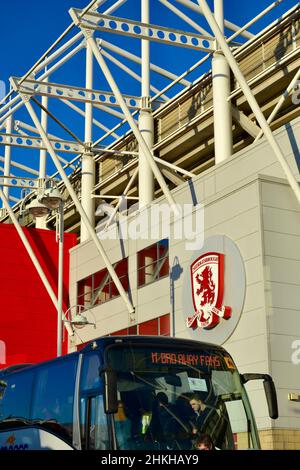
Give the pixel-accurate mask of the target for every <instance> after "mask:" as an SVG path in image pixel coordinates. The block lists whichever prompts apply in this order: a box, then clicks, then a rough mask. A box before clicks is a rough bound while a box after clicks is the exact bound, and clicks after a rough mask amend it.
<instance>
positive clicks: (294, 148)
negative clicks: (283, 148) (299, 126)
mask: <svg viewBox="0 0 300 470" xmlns="http://www.w3.org/2000/svg"><path fill="white" fill-rule="evenodd" d="M284 127H285V128H286V132H287V135H288V138H289V141H290V144H291V148H292V152H293V154H294V157H295V161H296V164H297V167H298V170H299V172H300V151H299V146H298V143H297V140H296V137H295V133H294V130H293V127H292V126H291V124H290V123H288V124H285V126H284Z"/></svg>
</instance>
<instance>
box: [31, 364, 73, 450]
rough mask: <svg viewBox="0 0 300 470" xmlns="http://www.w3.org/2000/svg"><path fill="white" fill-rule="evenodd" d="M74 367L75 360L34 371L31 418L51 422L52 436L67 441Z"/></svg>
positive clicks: (70, 431)
mask: <svg viewBox="0 0 300 470" xmlns="http://www.w3.org/2000/svg"><path fill="white" fill-rule="evenodd" d="M76 366H77V356H75V357H72V358H68V359H66V360H64V361H59V362H55V363H53V364H50V365H49V364H47V366H45V367H41V368H39V370H38V371H37V374H36V380H35V384H34V395H33V406H32V418H33V419H40V420H42V421H49V420H51V421H52V425H51V426H52V430H53V432H55V433H56V434H60V435H61V436H62V437H64V438H66V439H67V440H69V441H70V440H71V438H72V426H73V423H72V422H73V402H74V387H75V377H76ZM53 420H54V421H55V423H57V425H55V424H53ZM49 426H50V423H49Z"/></svg>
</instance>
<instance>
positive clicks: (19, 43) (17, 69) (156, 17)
mask: <svg viewBox="0 0 300 470" xmlns="http://www.w3.org/2000/svg"><path fill="white" fill-rule="evenodd" d="M194 1H195V3H196V0H194ZM170 2H171V3H172V4H174V5H175V6H176V7H177V8H179V9H181V10H182V11H183V12H184V13H186V14H187V15H188V16H190V17H191V18H192V19H193V20H194V21H196V22H199V24H200V25H201V26H202V27H204V28H206V29H208V25H207V24H206V22H205V20H204V18H203V17H202V16H201V15H198V14H195V13H194V12H191V10H189V9H187V8H184V7H182V6H181V5H180V4H178V3H177V2H176V1H175V0H170ZM114 3H115V0H107V1H105V3H104V5H103V6H101V7H100V11H101V12H104V11H105V10H106V9H107V8H108V7H110V6H111V5H113V4H114ZM271 3H272V0H252V1H244V2H243V1H241V0H224V6H225V17H226V19H227V20H230V21H231V22H233V23H236V24H238V25H240V26H242V25H244V24H245V23H247V22H248V21H249V20H250V19H251V18H253V16H256V15H257V14H258V13H259V12H260V11H262V10H263V9H264V8H266V7H267V6H268V5H270V4H271ZM296 3H297V2H296V1H295V0H284V1H283V2H282V3H281V4H280V5H279V6H278V7H276V8H274V9H273V11H271V12H270V13H268V14H267V15H266V16H265V17H264V18H263V19H261V20H259V22H258V23H257V24H255V25H254V26H252V27H251V28H250V31H251V32H253V33H256V32H258V31H260V30H261V29H263V28H264V27H265V26H266V25H268V24H269V23H271V22H272V21H274V20H275V19H276V18H278V17H279V16H280V15H281V14H283V13H284V12H286V11H287V10H288V9H290V8H292V7H293V6H295V5H296ZM87 4H88V2H87V1H86V0H51V1H49V2H46V1H42V2H41V1H40V0H26V1H24V0H10V1H3V2H1V28H0V40H1V48H0V80H3V81H4V82H5V83H6V84H7V83H8V79H9V77H10V76H12V75H14V76H22V75H24V74H25V73H26V72H27V71H28V70H29V69H30V68H31V66H32V65H33V64H34V63H35V62H36V61H37V60H38V59H39V57H40V56H41V55H42V54H43V53H44V52H45V51H46V50H47V49H48V48H49V46H50V45H51V44H52V43H53V42H54V41H55V40H56V39H57V37H58V36H59V35H60V34H61V33H62V32H63V31H64V30H65V29H66V27H67V26H68V25H69V24H70V23H71V18H70V16H69V13H68V10H69V9H70V8H71V7H75V8H84V7H85V6H86V5H87ZM209 4H210V6H211V7H212V5H213V0H209ZM150 6H151V22H152V23H153V24H157V25H162V26H169V27H173V28H177V29H183V30H186V31H190V32H194V30H193V29H192V28H191V27H190V26H189V25H186V23H184V22H183V21H182V20H181V19H179V18H178V17H177V16H175V15H174V13H172V12H170V11H169V10H168V9H166V7H165V6H163V5H162V4H160V3H159V1H158V0H150ZM113 14H114V15H115V16H121V17H125V18H126V17H127V18H133V19H136V20H139V17H140V0H127V2H126V3H125V4H124V5H123V6H122V7H121V8H120V9H119V10H117V11H116V12H115V13H113ZM77 32H78V29H77V28H76V27H75V28H74V29H73V31H72V35H73V34H75V33H77ZM97 35H98V36H99V35H101V37H104V39H106V40H109V41H110V42H113V43H114V44H117V45H119V46H122V47H124V48H126V49H127V50H128V51H130V52H133V53H136V54H139V52H140V41H139V40H136V39H129V38H127V37H124V36H118V35H115V34H114V35H112V34H108V33H97ZM228 35H229V34H228ZM69 37H71V36H69ZM242 41H243V40H242ZM202 56H203V53H201V52H200V53H199V51H195V50H190V49H183V48H179V47H173V46H166V45H161V44H158V43H154V42H151V60H152V61H153V62H154V63H156V64H157V65H160V66H162V67H165V68H166V69H168V70H170V71H172V72H174V73H177V74H179V73H182V72H183V71H184V70H186V69H187V68H188V66H189V65H192V64H193V63H195V62H196V61H197V60H199V59H200V58H201V57H202ZM117 58H118V59H120V57H117ZM84 60H85V56H84V51H82V52H80V53H79V54H78V56H76V57H75V58H74V59H72V61H70V63H69V64H68V65H67V66H66V67H64V68H63V69H61V70H60V71H59V72H57V73H56V74H55V76H53V77H52V80H51V81H54V82H61V83H65V84H70V85H72V84H73V85H77V86H84V80H85V79H84V71H85V64H84ZM122 61H123V63H125V64H126V65H128V66H129V67H130V68H131V69H132V70H134V71H135V72H136V73H140V67H139V66H137V65H133V64H132V62H129V61H126V60H124V59H122ZM109 65H110V67H111V70H112V73H113V75H114V76H115V77H116V79H117V82H118V84H119V86H120V89H121V91H122V92H123V93H129V94H135V95H137V96H139V95H140V85H139V83H138V82H136V81H135V80H133V79H132V78H128V76H127V75H126V74H125V73H124V72H122V71H120V69H119V68H118V67H116V66H115V65H111V64H110V63H109ZM207 69H208V66H207V65H205V66H203V68H202V69H201V70H200V71H197V72H195V73H194V74H193V75H192V76H191V77H190V80H191V81H192V80H195V79H196V78H197V76H198V75H199V74H201V73H204V72H205V71H207ZM94 79H95V88H97V89H100V90H107V91H108V90H109V87H108V85H107V83H106V81H105V78H104V77H103V75H102V74H101V71H100V69H99V68H98V65H97V64H96V65H95V73H94ZM152 79H153V83H154V84H155V85H156V86H157V88H159V89H161V88H162V87H164V86H165V85H166V84H168V83H169V81H168V80H166V79H164V78H161V77H159V76H158V75H157V74H153V75H152ZM181 89H182V87H180V86H177V87H176V88H175V89H174V92H173V94H174V93H175V92H178V91H180V90H181ZM50 106H51V110H52V111H55V112H57V113H58V114H60V118H61V117H62V116H63V119H62V120H63V121H64V122H65V123H67V125H68V126H69V127H70V128H71V129H72V130H73V131H74V132H75V133H77V135H78V136H79V137H80V138H81V139H83V138H84V131H83V129H84V125H83V119H82V118H81V117H80V116H78V115H77V114H76V113H74V112H73V111H71V110H69V109H68V108H67V107H66V106H65V105H64V104H61V103H59V102H57V103H56V104H54V105H52V104H51V105H50ZM102 114H103V113H102ZM16 119H23V120H24V121H26V122H28V123H31V121H30V119H29V117H28V116H27V113H26V111H22V110H21V111H19V112H18V115H16ZM99 119H100V120H101V121H102V122H104V121H105V122H106V123H107V125H108V126H112V125H114V124H115V123H117V122H118V121H117V120H116V118H112V117H110V116H108V115H107V114H105V115H104V116H102V115H101V114H100V113H99ZM49 130H50V132H51V133H54V134H56V135H59V136H60V137H65V138H68V137H67V135H66V134H62V133H61V130H60V129H58V126H57V125H56V124H54V123H51V124H50V129H49ZM98 132H99V133H98ZM120 134H122V132H121V133H120ZM100 136H101V132H100V131H99V130H96V132H95V135H94V138H95V139H96V138H98V137H100ZM107 143H109V139H108V141H107ZM13 152H14V155H13V157H14V159H15V160H19V161H22V160H23V161H24V155H25V159H26V158H27V154H28V158H29V153H28V152H27V151H26V150H22V151H20V150H19V149H13ZM21 152H22V155H21ZM26 152H27V154H26ZM30 158H31V159H32V157H30ZM32 165H33V166H34V167H35V168H36V167H37V165H38V152H36V155H35V157H34V159H33V160H32ZM49 170H50V169H49Z"/></svg>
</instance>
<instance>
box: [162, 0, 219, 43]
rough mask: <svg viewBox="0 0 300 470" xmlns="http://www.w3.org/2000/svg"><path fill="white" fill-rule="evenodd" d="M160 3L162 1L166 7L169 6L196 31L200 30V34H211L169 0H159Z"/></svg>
mask: <svg viewBox="0 0 300 470" xmlns="http://www.w3.org/2000/svg"><path fill="white" fill-rule="evenodd" d="M159 1H160V3H162V4H163V5H164V6H165V7H167V8H168V9H169V10H171V11H172V12H173V13H175V15H177V16H178V17H179V18H181V19H182V20H183V21H185V22H186V23H187V24H189V25H190V26H191V27H192V28H194V29H195V30H196V31H199V33H200V34H203V35H204V36H210V34H209V33H208V32H207V31H206V30H205V29H204V28H202V27H201V26H199V25H198V23H196V22H195V21H193V20H191V19H190V18H189V17H188V16H187V15H185V14H184V13H183V12H182V11H181V10H179V9H178V8H176V7H175V6H174V5H172V3H170V2H168V0H159Z"/></svg>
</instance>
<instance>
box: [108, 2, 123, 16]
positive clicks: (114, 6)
mask: <svg viewBox="0 0 300 470" xmlns="http://www.w3.org/2000/svg"><path fill="white" fill-rule="evenodd" d="M125 2H127V0H118V1H117V2H116V3H114V4H113V5H112V6H111V7H110V8H108V9H107V10H105V12H104V15H110V14H111V13H113V12H114V11H115V10H117V8H119V7H121V6H122V5H123V4H124V3H125Z"/></svg>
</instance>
